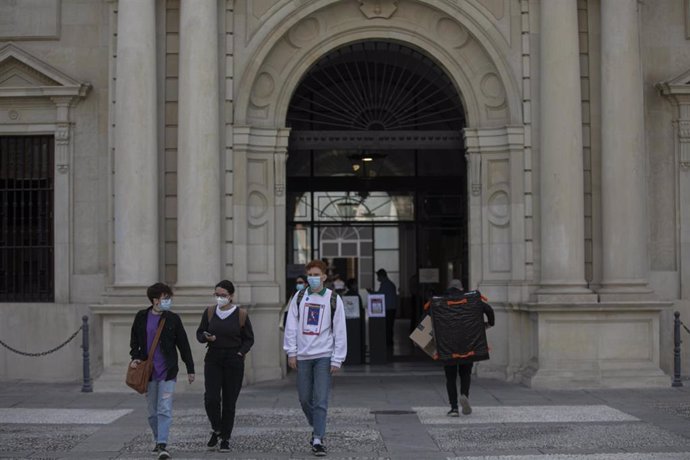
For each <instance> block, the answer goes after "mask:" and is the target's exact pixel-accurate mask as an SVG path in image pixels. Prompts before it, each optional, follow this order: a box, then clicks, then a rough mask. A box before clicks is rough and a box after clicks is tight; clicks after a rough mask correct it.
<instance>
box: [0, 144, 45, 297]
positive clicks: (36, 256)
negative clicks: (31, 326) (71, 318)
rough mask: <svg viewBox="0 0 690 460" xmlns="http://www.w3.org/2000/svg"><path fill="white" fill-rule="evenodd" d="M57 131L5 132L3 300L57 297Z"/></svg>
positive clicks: (0, 251)
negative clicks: (53, 133)
mask: <svg viewBox="0 0 690 460" xmlns="http://www.w3.org/2000/svg"><path fill="white" fill-rule="evenodd" d="M53 161H54V141H53V136H0V302H52V301H53V300H54V283H55V281H54V268H53V267H54V264H53V245H54V241H53V182H54V181H53V179H54V177H53Z"/></svg>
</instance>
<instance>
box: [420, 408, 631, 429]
mask: <svg viewBox="0 0 690 460" xmlns="http://www.w3.org/2000/svg"><path fill="white" fill-rule="evenodd" d="M412 409H413V410H414V411H416V412H417V415H418V416H419V419H420V420H421V422H422V423H423V424H426V425H438V424H442V425H447V424H452V425H474V424H480V423H567V422H569V423H585V422H632V421H639V419H638V418H637V417H633V416H632V415H628V414H626V413H624V412H621V411H619V410H617V409H614V408H612V407H609V406H604V405H593V406H473V408H472V414H471V415H470V416H463V415H460V417H448V416H447V415H446V412H447V411H448V408H447V407H413V408H412Z"/></svg>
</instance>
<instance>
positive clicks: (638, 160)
mask: <svg viewBox="0 0 690 460" xmlns="http://www.w3.org/2000/svg"><path fill="white" fill-rule="evenodd" d="M637 3H638V0H617V1H615V2H610V1H604V2H601V24H602V26H603V27H602V29H601V141H602V142H601V143H602V172H601V189H602V229H603V234H602V243H603V255H602V259H603V279H602V288H601V289H600V290H599V296H600V299H601V300H626V299H628V300H634V299H635V298H638V297H639V296H640V295H649V294H650V293H651V291H650V289H649V288H648V287H647V276H648V269H649V261H648V254H647V225H648V222H647V212H646V210H647V186H646V183H647V180H646V171H647V168H646V164H645V156H644V155H645V149H644V135H643V129H644V103H643V89H642V86H643V85H642V67H641V63H640V43H639V39H640V37H639V30H638V17H637Z"/></svg>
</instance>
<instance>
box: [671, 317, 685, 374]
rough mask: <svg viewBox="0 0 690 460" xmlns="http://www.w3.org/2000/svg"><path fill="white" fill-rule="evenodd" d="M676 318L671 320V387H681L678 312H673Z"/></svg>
mask: <svg viewBox="0 0 690 460" xmlns="http://www.w3.org/2000/svg"><path fill="white" fill-rule="evenodd" d="M673 316H675V317H676V318H675V319H674V320H673V383H671V386H672V387H682V386H683V382H682V381H681V380H680V344H681V343H682V341H681V340H680V312H678V311H677V312H675V313H673Z"/></svg>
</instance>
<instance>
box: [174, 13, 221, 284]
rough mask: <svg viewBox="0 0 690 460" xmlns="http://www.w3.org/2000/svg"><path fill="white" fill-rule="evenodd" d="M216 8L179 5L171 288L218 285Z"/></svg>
mask: <svg viewBox="0 0 690 460" xmlns="http://www.w3.org/2000/svg"><path fill="white" fill-rule="evenodd" d="M217 7H218V2H217V1H216V0H195V1H193V2H192V1H189V0H183V1H182V2H181V3H180V10H181V11H180V80H179V103H178V107H179V109H178V110H179V139H178V151H177V263H178V265H177V267H178V268H177V285H178V286H180V287H190V288H195V287H198V288H202V289H205V290H210V289H212V288H213V286H214V285H215V283H217V282H218V281H219V279H218V278H219V276H220V264H221V249H222V247H221V231H220V230H221V221H222V219H221V215H222V213H221V209H220V194H221V190H220V177H221V170H220V169H221V168H220V164H221V163H220V143H219V142H220V134H219V120H220V114H219V109H220V106H219V104H220V92H219V82H218V75H219V70H218V11H217V9H218V8H217ZM209 292H210V291H209Z"/></svg>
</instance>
